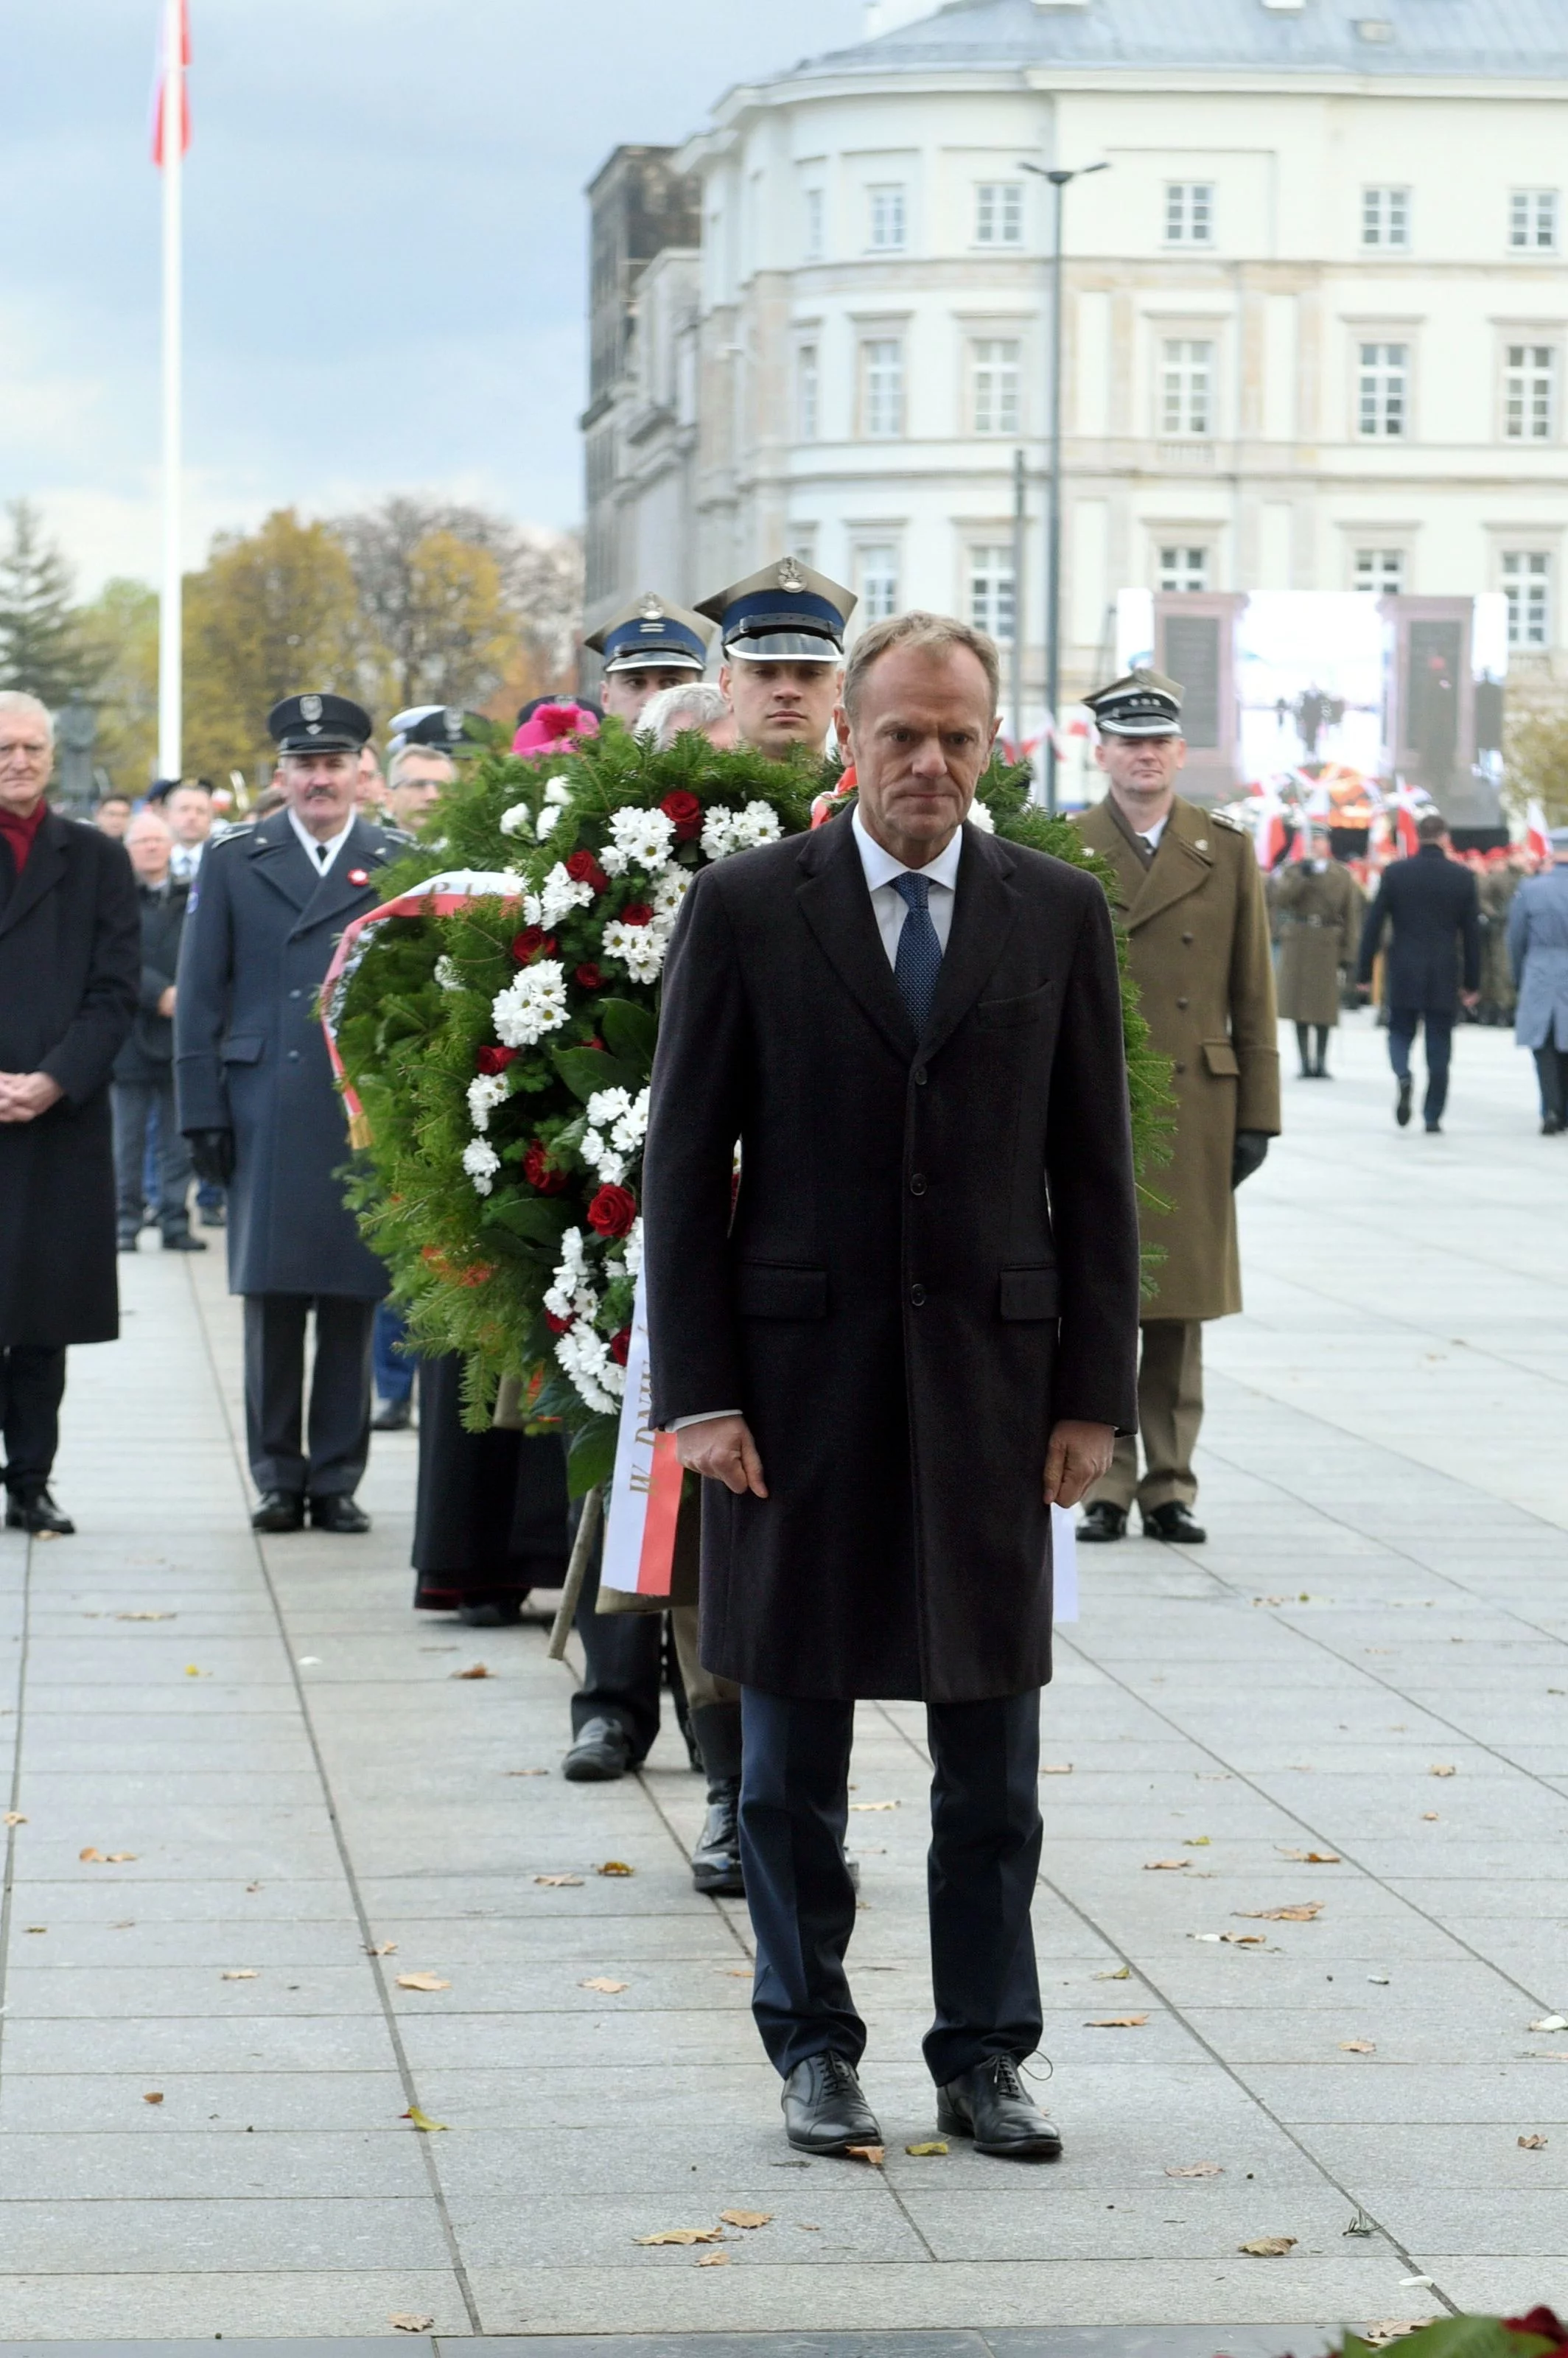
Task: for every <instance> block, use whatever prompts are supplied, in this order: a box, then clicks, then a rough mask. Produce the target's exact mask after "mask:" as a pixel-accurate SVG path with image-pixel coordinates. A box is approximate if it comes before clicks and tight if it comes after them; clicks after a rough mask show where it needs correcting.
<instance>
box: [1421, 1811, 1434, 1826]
mask: <svg viewBox="0 0 1568 2358" xmlns="http://www.w3.org/2000/svg"><path fill="white" fill-rule="evenodd" d="M1421 1818H1422V1825H1427V1826H1434V1825H1435V1824H1436V1823H1437V1812H1436V1811H1435V1810H1422V1813H1421Z"/></svg>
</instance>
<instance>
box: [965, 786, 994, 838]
mask: <svg viewBox="0 0 1568 2358" xmlns="http://www.w3.org/2000/svg"><path fill="white" fill-rule="evenodd" d="M969 825H970V826H971V827H979V830H980V833H981V834H982V835H994V834H995V833H996V821H995V819H994V818H992V817H991V815H990V813H989V810H987V808H986V806H985V805H984V803H983V802H981V800H980V798H979V795H976V796H975V799H974V801H973V802H972V803H971V804H970V805H969Z"/></svg>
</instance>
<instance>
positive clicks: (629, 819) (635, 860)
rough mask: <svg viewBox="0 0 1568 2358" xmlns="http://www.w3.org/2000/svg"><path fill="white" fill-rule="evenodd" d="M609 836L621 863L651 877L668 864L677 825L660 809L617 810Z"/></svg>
mask: <svg viewBox="0 0 1568 2358" xmlns="http://www.w3.org/2000/svg"><path fill="white" fill-rule="evenodd" d="M610 835H611V842H612V843H613V844H614V846H615V849H616V850H617V851H618V852H620V853H621V854H622V860H623V862H630V864H631V865H632V866H633V867H635V868H644V869H646V870H647V871H648V873H649V875H650V876H653V875H656V874H657V872H658V871H659V870H660V869H661V868H664V867H667V865H668V864H669V857H670V847H671V845H672V844H673V843H674V841H675V839H676V826H675V821H674V819H672V818H670V817H668V816H667V815H666V814H665V812H664V811H662V810H635V809H633V810H618V811H617V812H616V813H615V816H614V817H613V818H612V819H611V822H610ZM617 872H619V871H617Z"/></svg>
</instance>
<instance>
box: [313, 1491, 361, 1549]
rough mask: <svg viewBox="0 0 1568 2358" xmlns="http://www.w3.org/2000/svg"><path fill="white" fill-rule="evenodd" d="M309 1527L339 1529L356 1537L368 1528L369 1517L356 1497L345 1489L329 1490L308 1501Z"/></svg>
mask: <svg viewBox="0 0 1568 2358" xmlns="http://www.w3.org/2000/svg"><path fill="white" fill-rule="evenodd" d="M310 1528H311V1530H312V1531H341V1532H343V1533H345V1534H347V1535H348V1536H350V1537H351V1538H354V1539H358V1538H359V1537H360V1535H361V1533H362V1532H364V1531H369V1529H370V1517H369V1516H368V1515H367V1514H366V1512H365V1510H364V1509H363V1508H362V1506H361V1505H360V1503H359V1501H358V1500H357V1499H356V1498H351V1497H350V1496H349V1494H348V1492H347V1491H346V1490H330V1491H329V1492H328V1494H327V1496H326V1497H325V1498H312V1499H311V1501H310Z"/></svg>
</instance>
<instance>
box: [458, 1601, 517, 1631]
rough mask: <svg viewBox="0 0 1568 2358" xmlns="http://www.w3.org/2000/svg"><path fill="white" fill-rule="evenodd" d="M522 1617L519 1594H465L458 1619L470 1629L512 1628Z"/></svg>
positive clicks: (459, 1608) (459, 1607)
mask: <svg viewBox="0 0 1568 2358" xmlns="http://www.w3.org/2000/svg"><path fill="white" fill-rule="evenodd" d="M522 1618H523V1599H522V1598H521V1597H520V1596H465V1597H464V1598H463V1601H462V1603H461V1604H460V1606H458V1619H459V1620H460V1621H461V1622H463V1623H464V1624H465V1625H466V1626H467V1627H468V1628H470V1629H514V1628H516V1626H517V1624H518V1622H519V1621H521V1620H522Z"/></svg>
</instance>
